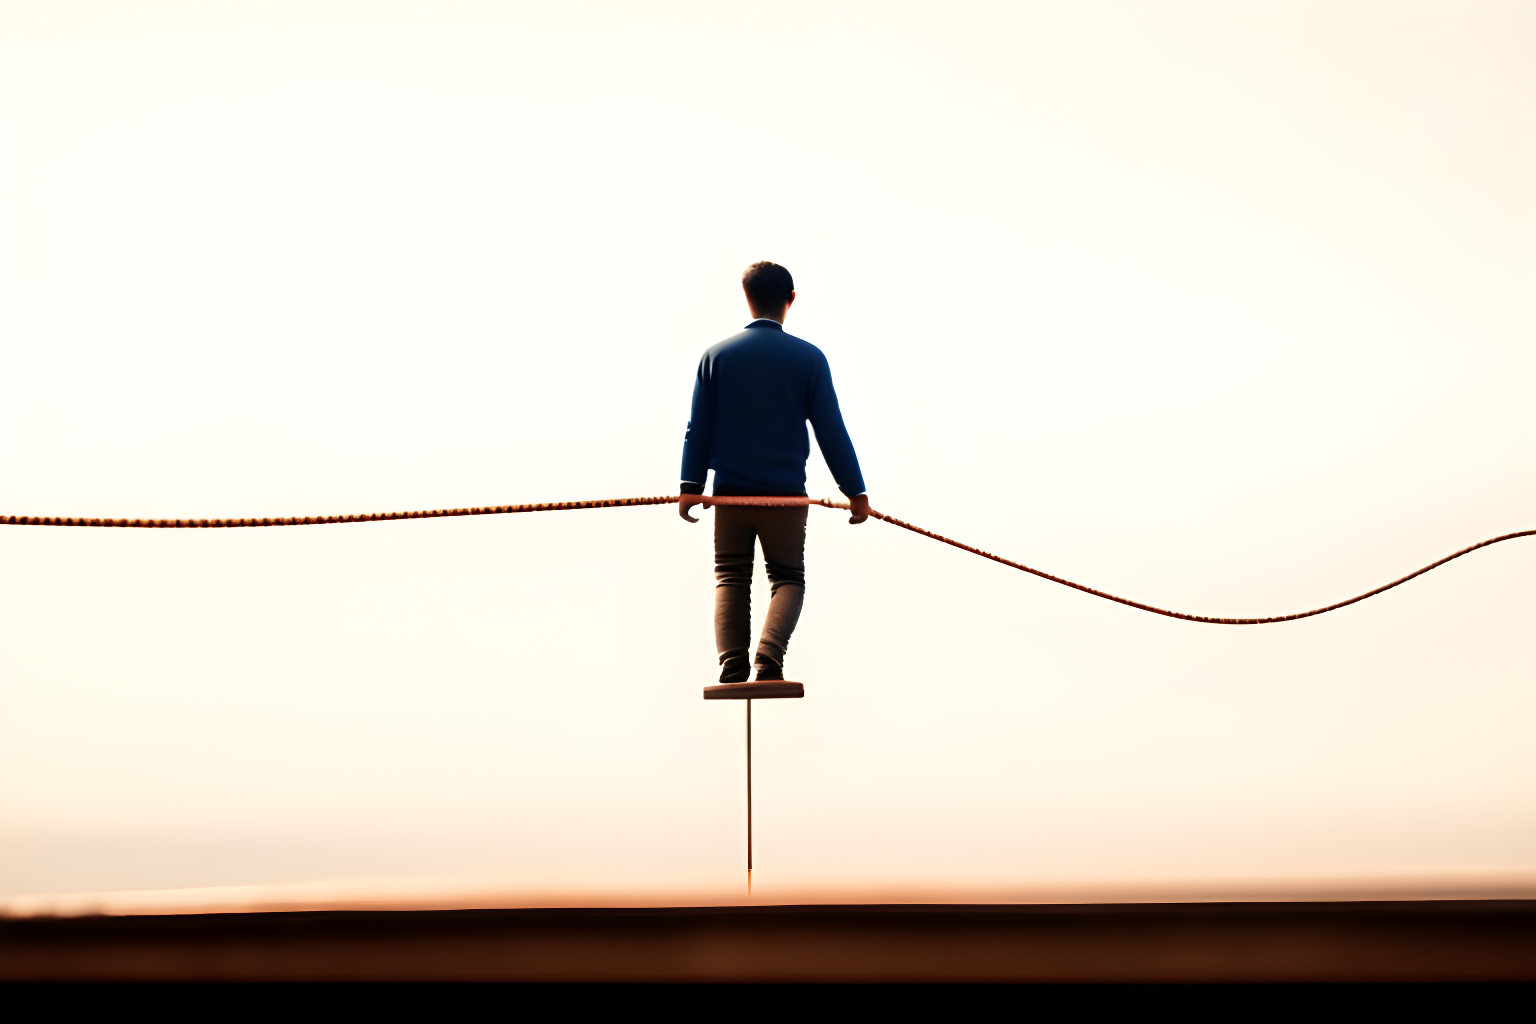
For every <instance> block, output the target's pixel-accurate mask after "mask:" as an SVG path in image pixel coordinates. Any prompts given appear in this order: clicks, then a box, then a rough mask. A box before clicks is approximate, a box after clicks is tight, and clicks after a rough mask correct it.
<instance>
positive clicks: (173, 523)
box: [0, 495, 1536, 626]
mask: <svg viewBox="0 0 1536 1024" xmlns="http://www.w3.org/2000/svg"><path fill="white" fill-rule="evenodd" d="M677 501H678V498H677V496H676V495H672V496H671V497H659V498H608V499H604V500H599V501H556V502H541V503H538V504H533V505H490V506H485V507H480V508H444V509H433V510H430V511H424V512H368V513H363V514H360V515H346V516H294V517H289V518H285V519H83V518H65V517H61V516H0V525H7V526H103V527H119V528H122V527H128V528H142V529H153V530H168V529H207V530H218V529H234V528H238V527H247V526H324V525H329V524H337V523H380V522H389V521H392V520H396V519H444V518H450V517H453V516H497V515H508V514H510V513H516V512H567V511H573V510H576V509H586V508H624V507H628V506H632V505H675V504H677ZM703 503H704V505H705V507H708V506H710V505H753V506H767V507H776V508H784V507H788V508H794V507H799V506H802V505H821V506H822V507H824V508H839V509H847V508H848V507H849V506H848V502H846V501H832V500H830V499H828V498H802V497H778V496H774V497H737V496H730V497H727V496H723V495H721V496H710V497H705V498H703ZM869 515H870V518H872V519H878V520H880V521H881V522H885V523H890V524H891V525H892V526H899V527H901V528H902V529H903V530H911V531H912V532H913V533H918V534H922V535H923V536H924V537H929V538H931V539H933V540H936V541H942V542H943V543H945V544H948V545H950V546H951V547H956V548H959V549H960V550H961V551H969V552H970V553H971V554H973V555H980V556H981V557H982V558H990V559H991V560H992V561H994V562H1001V563H1002V564H1003V565H1006V566H1009V567H1011V568H1014V569H1018V570H1019V571H1021V572H1027V573H1029V574H1030V575H1032V576H1038V577H1040V578H1041V579H1043V580H1050V581H1051V582H1052V583H1060V584H1061V585H1062V586H1064V587H1071V588H1072V589H1073V590H1081V591H1082V592H1083V593H1085V594H1092V595H1093V596H1094V597H1102V598H1104V600H1106V601H1114V602H1116V603H1117V604H1123V605H1126V606H1128V607H1131V608H1138V609H1140V610H1141V611H1144V612H1152V613H1153V614H1154V615H1164V616H1167V617H1168V618H1170V619H1183V620H1185V621H1186V622H1209V623H1212V624H1215V625H1219V626H1262V625H1265V624H1266V623H1271V622H1291V621H1294V620H1296V619H1307V618H1311V617H1312V616H1314V615H1321V614H1323V613H1324V612H1331V611H1336V610H1338V609H1340V608H1346V607H1348V606H1349V605H1352V604H1354V603H1356V602H1357V601H1364V600H1365V599H1366V598H1368V597H1375V596H1376V595H1377V594H1380V593H1383V592H1384V591H1388V590H1391V589H1392V588H1393V587H1397V586H1401V585H1402V584H1404V583H1407V582H1408V581H1409V580H1411V579H1413V578H1415V577H1417V576H1422V575H1424V574H1425V573H1427V572H1429V570H1431V569H1435V568H1439V567H1440V566H1442V565H1444V564H1445V563H1446V562H1449V561H1452V560H1453V559H1457V558H1460V557H1461V556H1462V555H1466V554H1470V553H1472V552H1473V551H1476V550H1478V549H1479V548H1486V547H1488V546H1489V545H1492V544H1499V543H1502V542H1503V541H1506V540H1516V539H1517V538H1520V537H1536V530H1520V531H1518V532H1516V533H1506V534H1504V535H1502V536H1499V537H1491V538H1489V539H1488V540H1485V541H1480V542H1479V543H1477V544H1473V545H1472V546H1470V547H1465V548H1462V549H1461V550H1460V551H1457V552H1454V553H1452V554H1449V555H1446V556H1445V557H1444V558H1442V559H1440V560H1439V561H1437V562H1431V563H1430V564H1428V565H1426V566H1425V567H1424V568H1422V569H1419V570H1417V571H1415V572H1411V573H1409V574H1408V575H1406V576H1403V577H1401V578H1400V579H1395V580H1393V581H1392V582H1391V583H1387V584H1384V585H1382V586H1380V587H1377V588H1376V589H1375V590H1368V591H1366V592H1365V593H1363V594H1359V595H1356V596H1355V597H1351V598H1349V599H1348V600H1347V601H1339V602H1336V603H1334V604H1330V605H1324V606H1323V607H1321V608H1313V609H1312V610H1310V611H1305V612H1294V613H1292V614H1290V615H1271V616H1269V617H1267V618H1262V619H1223V618H1216V617H1214V616H1209V615H1186V614H1185V613H1184V612H1175V611H1169V610H1168V609H1167V608H1158V607H1156V606H1154V605H1150V604H1142V603H1141V602H1140V601H1132V600H1131V599H1130V598H1126V597H1117V596H1115V595H1114V594H1107V593H1105V592H1104V591H1102V590H1094V589H1093V588H1092V587H1085V586H1083V585H1082V584H1081V583H1073V582H1072V581H1071V580H1067V579H1062V578H1061V577H1060V576H1052V575H1051V574H1050V573H1048V572H1044V571H1042V570H1040V569H1034V568H1031V567H1030V566H1027V565H1025V564H1024V563H1022V562H1015V561H1012V560H1010V559H1007V558H1004V557H1002V556H1001V555H994V554H992V553H991V552H990V551H983V550H981V549H980V548H973V547H971V546H970V545H969V544H962V543H961V542H960V541H957V540H953V539H951V538H949V537H946V536H944V535H943V534H939V533H934V532H933V531H931V530H925V529H923V528H922V527H921V526H913V525H912V524H911V523H908V522H904V521H903V520H900V519H897V518H896V517H895V516H888V515H886V514H885V513H883V512H876V511H874V510H873V509H871V510H870V513H869Z"/></svg>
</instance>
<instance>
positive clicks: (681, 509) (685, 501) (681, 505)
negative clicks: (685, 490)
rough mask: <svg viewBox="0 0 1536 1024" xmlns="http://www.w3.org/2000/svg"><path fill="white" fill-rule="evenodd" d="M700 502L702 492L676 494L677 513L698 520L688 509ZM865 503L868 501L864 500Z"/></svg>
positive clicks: (692, 520)
mask: <svg viewBox="0 0 1536 1024" xmlns="http://www.w3.org/2000/svg"><path fill="white" fill-rule="evenodd" d="M702 504H704V495H702V494H680V495H678V496H677V514H678V515H680V516H682V517H683V518H684V519H686V520H688V521H689V522H690V523H696V522H698V519H696V518H695V517H693V516H691V515H689V514H688V510H689V509H690V508H693V506H695V505H702ZM865 504H866V505H867V504H869V503H868V502H865Z"/></svg>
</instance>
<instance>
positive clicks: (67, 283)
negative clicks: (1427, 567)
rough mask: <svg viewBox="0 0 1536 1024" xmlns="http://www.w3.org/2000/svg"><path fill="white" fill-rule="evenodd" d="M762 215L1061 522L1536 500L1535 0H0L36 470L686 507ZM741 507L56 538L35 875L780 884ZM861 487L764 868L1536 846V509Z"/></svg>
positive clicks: (790, 733) (1258, 859)
mask: <svg viewBox="0 0 1536 1024" xmlns="http://www.w3.org/2000/svg"><path fill="white" fill-rule="evenodd" d="M758 259H772V260H775V261H778V262H781V263H783V264H785V265H786V266H788V267H789V268H790V269H791V270H792V271H793V273H794V274H795V278H796V283H797V285H798V288H799V296H800V297H799V301H798V302H797V303H796V305H795V307H794V310H793V312H792V313H791V316H790V320H789V324H788V326H789V328H790V330H792V331H793V332H795V333H797V334H800V335H801V336H803V337H805V338H807V339H809V340H811V341H813V342H815V343H816V344H818V345H819V346H821V347H822V348H823V349H824V350H825V351H826V353H827V354H828V357H829V358H830V360H831V364H832V368H833V372H834V376H835V379H836V381H837V386H838V390H839V393H840V395H841V397H842V402H843V410H844V414H845V417H846V419H847V422H848V424H849V428H850V431H851V433H852V436H853V438H854V441H855V444H856V445H857V447H858V451H859V455H860V458H861V460H862V462H863V466H864V471H865V476H866V478H867V480H868V483H869V487H870V493H871V496H872V499H873V502H874V505H875V507H876V508H878V509H880V510H882V511H885V512H887V513H890V514H892V515H896V516H900V517H901V518H904V519H907V520H910V521H913V522H917V523H920V524H922V525H924V526H927V527H929V528H931V529H935V530H939V531H941V532H944V533H947V534H949V535H951V536H955V537H958V538H960V539H962V540H965V541H967V542H969V543H972V544H976V545H979V546H982V547H985V548H988V549H990V550H994V551H998V552H999V553H1001V554H1004V555H1006V556H1008V557H1011V558H1015V559H1018V560H1022V561H1025V562H1027V563H1029V564H1031V565H1037V566H1039V567H1041V568H1043V569H1046V570H1047V571H1050V572H1054V573H1057V574H1060V575H1064V576H1067V577H1070V578H1072V579H1077V580H1081V581H1083V582H1085V583H1087V584H1089V585H1091V586H1095V587H1099V588H1102V589H1106V590H1109V591H1112V592H1115V593H1122V594H1126V595H1128V596H1131V597H1134V598H1137V599H1140V600H1144V601H1148V602H1150V603H1153V604H1158V605H1162V606H1167V607H1173V608H1176V609H1180V610H1184V611H1189V612H1195V613H1199V614H1208V615H1233V616H1249V615H1270V614H1279V613H1285V612H1291V611H1296V610H1301V609H1304V608H1308V607H1313V606H1316V605H1320V604H1325V603H1329V602H1331V601H1334V600H1338V599H1340V598H1343V597H1345V596H1348V595H1351V594H1353V593H1356V592H1359V591H1361V590H1364V589H1367V588H1369V587H1372V586H1375V585H1377V584H1379V583H1381V582H1385V581H1386V580H1388V579H1392V578H1395V577H1397V576H1399V575H1402V574H1403V573H1405V572H1407V571H1409V570H1411V569H1414V568H1417V567H1418V566H1420V565H1423V564H1425V563H1427V562H1429V561H1432V560H1434V559H1436V558H1439V557H1441V556H1443V555H1445V554H1447V553H1449V552H1451V551H1453V550H1455V549H1457V548H1460V547H1463V546H1465V545H1467V544H1470V543H1472V542H1474V541H1477V540H1480V539H1483V538H1485V537H1488V536H1492V535H1494V534H1498V533H1503V532H1508V531H1512V530H1517V529H1528V528H1531V527H1533V526H1536V474H1533V472H1532V466H1533V464H1536V407H1533V403H1532V401H1531V399H1532V395H1533V388H1536V7H1533V6H1532V5H1531V4H1529V3H1475V2H1462V0H1458V2H1454V3H1405V2H1383V3H1363V2H1350V3H1338V2H1326V3H1296V2H1286V3H1268V4H1258V3H1245V4H1234V3H1225V2H1222V3H1156V4H1149V3H1066V2H1059V3H1007V4H960V3H942V4H939V3H907V4H897V3H889V2H883V3H878V4H851V3H850V4H838V3H825V2H818V3H807V4H797V3H780V4H774V5H772V9H771V12H769V11H768V10H767V9H765V8H764V7H763V5H760V4H723V3H699V4H670V3H668V4H664V3H647V4H634V3H611V4H606V3H559V4H539V5H517V4H505V3H442V2H435V3H424V2H423V3H405V2H401V3H326V2H304V3H277V2H262V3H215V4H203V3H153V2H143V3H131V4H122V3H68V2H59V3H54V2H49V3H41V2H38V3H17V2H0V409H3V410H4V417H5V429H4V432H3V433H4V438H3V440H0V512H4V513H8V514H29V515H84V516H133V517H152V516H170V517H175V516H181V517H186V516H208V517H214V516H263V515H305V514H336V513H347V512H363V511H388V510H399V509H419V508H441V507H452V506H466V505H487V504H502V503H511V502H530V501H557V500H574V499H586V498H608V497H621V496H633V495H657V494H670V493H674V492H675V490H676V484H677V466H678V460H679V453H680V446H681V441H682V432H683V427H684V423H685V421H686V418H687V412H688V398H689V392H690V387H691V381H692V373H693V369H694V366H695V363H696V361H697V359H698V356H699V354H700V353H701V352H702V350H703V349H704V348H706V347H707V346H708V345H710V344H712V343H714V342H715V341H717V340H719V339H720V338H722V337H725V336H727V335H729V334H731V333H733V332H735V331H736V330H738V329H739V328H740V326H741V325H742V324H744V323H745V322H746V320H747V314H746V310H745V308H744V304H743V302H742V300H741V297H740V292H739V287H738V283H737V282H738V279H739V275H740V272H741V270H742V268H743V267H745V266H746V265H747V264H748V263H750V262H752V261H754V260H758ZM809 487H810V491H811V493H812V494H813V495H819V494H829V493H832V491H833V490H834V487H833V484H832V482H831V480H830V476H829V474H828V473H827V471H826V468H825V467H824V465H822V463H821V460H820V457H819V455H813V457H812V461H811V470H810V485H809ZM708 515H709V513H705V516H706V524H705V525H699V526H688V525H686V524H684V523H682V522H680V521H679V520H678V518H677V516H676V514H675V511H674V510H672V509H670V508H667V507H660V508H648V509H631V510H605V511H594V512H575V513H562V514H558V515H537V516H510V517H496V518H481V519H474V520H450V521H442V522H408V523H389V524H374V525H366V526H346V527H322V528H307V529H283V530H242V531H234V532H181V531H177V532H163V533H162V532H148V531H94V530H92V531H85V530H67V529H48V528H15V527H3V528H0V574H3V580H4V585H3V586H0V730H3V736H0V894H4V895H10V896H14V895H16V894H24V893H46V892H78V891H87V890H109V889H140V888H175V887H187V886H216V885H268V884H278V883H290V882H315V881H326V880H332V881H335V880H340V881H346V882H348V884H355V885H360V886H366V885H367V884H372V883H370V882H369V880H370V879H372V880H380V879H393V880H396V882H398V881H399V880H401V879H405V880H407V881H406V882H404V883H399V884H406V885H409V884H410V883H409V880H411V879H416V880H425V879H437V880H442V879H466V880H468V879H475V880H477V881H476V882H475V884H484V885H494V886H499V887H502V888H504V889H507V890H509V891H511V890H519V891H522V890H526V891H533V890H541V889H553V888H563V889H566V890H569V891H599V890H604V891H606V890H616V889H622V888H625V887H628V888H631V889H634V888H646V887H651V888H667V887H673V888H678V887H692V888H697V889H708V888H711V887H717V888H720V889H722V890H724V889H725V888H729V887H734V886H737V885H739V876H740V865H741V861H742V854H743V850H742V847H743V839H742V831H743V829H742V822H743V816H744V809H743V807H742V803H743V801H742V793H741V789H742V765H741V760H742V757H741V731H742V730H741V709H740V707H739V706H736V705H725V706H722V705H719V704H705V703H704V702H703V701H701V700H700V699H699V688H700V686H702V685H704V684H707V683H709V682H711V681H712V679H713V675H714V650H713V639H712V635H711V628H710V603H711V600H712V579H711V575H710V528H709V526H708V525H707V522H708V519H707V516H708ZM844 520H845V517H842V516H840V515H838V514H835V513H831V512H827V511H825V510H821V509H812V510H811V525H810V534H809V550H808V559H809V569H808V573H809V575H808V583H809V588H808V594H807V603H806V614H805V618H804V619H803V620H802V625H801V628H800V631H799V632H798V633H797V635H796V637H795V640H794V643H793V645H792V647H791V650H790V664H789V666H788V667H789V670H790V672H789V674H790V676H791V677H792V678H797V679H801V680H804V681H805V683H806V686H807V690H808V697H807V699H806V700H804V701H801V702H778V703H773V704H763V705H759V707H758V709H757V711H758V713H757V737H756V739H757V743H756V748H757V762H756V766H757V776H756V777H757V829H758V841H757V858H758V865H759V870H758V873H757V874H758V880H759V886H760V888H761V890H762V891H765V892H768V893H770V894H771V893H772V892H774V891H783V892H789V891H791V890H794V889H795V888H796V887H801V888H804V887H825V888H829V889H837V888H838V887H843V888H848V889H851V888H854V887H857V886H864V885H885V884H889V885H907V886H914V887H918V888H922V887H929V888H931V889H935V890H937V889H940V888H944V887H965V886H974V887H982V888H985V887H992V888H993V889H995V890H997V891H1003V890H1008V889H1014V890H1019V891H1024V890H1029V889H1030V888H1031V887H1039V886H1048V885H1052V884H1067V883H1073V884H1076V883H1084V884H1087V883H1105V882H1128V883H1137V884H1141V883H1146V884H1163V883H1166V882H1167V881H1168V880H1170V879H1237V880H1244V879H1249V880H1252V879H1259V880H1276V879H1279V880H1292V881H1294V880H1298V879H1299V880H1305V879H1315V878H1347V879H1362V878H1364V879H1373V878H1374V879H1391V878H1429V877H1434V878H1476V877H1484V876H1488V877H1492V876H1498V877H1506V878H1507V877H1523V878H1524V879H1526V884H1527V885H1529V884H1530V880H1531V879H1532V878H1533V876H1536V753H1533V748H1532V746H1531V743H1530V723H1531V722H1532V720H1533V713H1536V644H1533V639H1536V625H1533V624H1536V542H1532V541H1518V542H1513V543H1510V544H1507V545H1501V546H1499V547H1496V548H1494V549H1491V550H1488V551H1484V552H1479V553H1477V554H1475V555H1473V556H1470V557H1468V558H1465V559H1462V560H1460V561H1458V562H1456V563H1454V564H1452V565H1450V566H1448V567H1446V568H1443V569H1440V570H1437V571H1436V572H1434V573H1433V574H1431V575H1430V576H1428V577H1426V578H1423V579H1421V580H1418V581H1415V582H1414V583H1412V584H1410V585H1408V586H1406V587H1403V588H1401V589H1399V590H1395V591H1393V592H1391V593H1390V594H1388V595H1385V596H1383V597H1379V598H1375V599H1373V600H1371V601H1369V602H1367V603H1365V604H1363V605H1359V606H1356V607H1352V608H1350V609H1347V610H1344V611H1341V612H1338V613H1334V614H1330V615H1328V616H1324V617H1321V618H1317V619H1312V620H1308V621H1305V622H1298V623H1294V624H1289V625H1280V626H1266V627H1257V628H1254V627H1248V628H1232V627H1216V626H1206V625H1196V624H1190V623H1184V622H1175V621H1169V620H1164V619H1158V618H1154V617H1152V616H1148V615H1146V614H1144V613H1141V612H1137V611H1133V610H1130V609H1127V608H1123V607H1119V606H1116V605H1112V604H1109V603H1107V602H1103V601H1099V600H1096V599H1093V598H1091V597H1088V596H1085V595H1082V594H1078V593H1075V592H1072V591H1069V590H1066V589H1064V588H1061V587H1057V586H1054V585H1052V584H1049V583H1047V582H1044V581H1041V580H1038V579H1035V578H1032V577H1028V576H1025V575H1023V574H1020V573H1017V572H1014V571H1013V570H1010V569H1007V568H1004V567H1002V566H998V565H995V564H992V563H988V562H984V561H982V560H980V559H977V558H974V557H973V556H969V555H966V554H964V553H962V552H958V551H955V550H953V549H949V548H945V547H942V546H940V545H937V544H934V543H933V542H931V541H928V540H925V539H922V538H920V537H916V536H913V535H910V534H906V533H904V532H902V531H899V530H896V529H894V528H891V527H889V526H886V525H884V524H881V523H874V522H872V523H869V524H867V525H864V526H860V527H858V528H850V527H848V526H847V525H845V521H844ZM765 590H766V588H764V591H765ZM765 596H766V594H765V592H764V594H762V595H759V602H760V603H759V604H758V607H759V608H761V607H762V604H761V599H762V597H765ZM379 884H381V885H382V884H383V883H382V882H380V883H379ZM422 884H425V882H423V883H422ZM466 884H467V883H466Z"/></svg>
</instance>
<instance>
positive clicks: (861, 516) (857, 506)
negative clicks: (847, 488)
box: [848, 494, 869, 526]
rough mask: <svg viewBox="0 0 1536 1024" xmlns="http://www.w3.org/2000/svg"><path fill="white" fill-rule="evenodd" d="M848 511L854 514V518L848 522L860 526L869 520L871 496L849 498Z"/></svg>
mask: <svg viewBox="0 0 1536 1024" xmlns="http://www.w3.org/2000/svg"><path fill="white" fill-rule="evenodd" d="M848 511H850V512H852V513H853V516H852V517H851V518H850V519H849V520H848V522H849V523H851V524H852V525H854V526H858V525H859V524H860V523H862V522H863V521H864V520H866V519H868V518H869V495H867V494H861V495H859V496H858V497H857V498H849V499H848Z"/></svg>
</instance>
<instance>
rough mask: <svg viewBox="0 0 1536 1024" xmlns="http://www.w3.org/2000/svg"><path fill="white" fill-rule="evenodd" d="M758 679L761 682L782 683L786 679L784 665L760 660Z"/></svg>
mask: <svg viewBox="0 0 1536 1024" xmlns="http://www.w3.org/2000/svg"><path fill="white" fill-rule="evenodd" d="M757 681H758V682H760V683H781V682H783V681H784V666H783V665H775V664H774V663H773V662H771V661H764V662H760V663H759V664H758V666H757Z"/></svg>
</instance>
